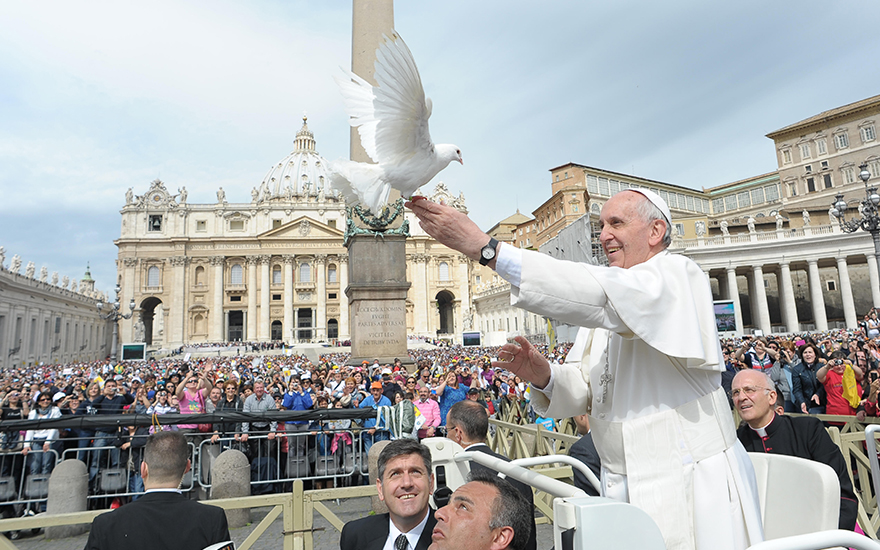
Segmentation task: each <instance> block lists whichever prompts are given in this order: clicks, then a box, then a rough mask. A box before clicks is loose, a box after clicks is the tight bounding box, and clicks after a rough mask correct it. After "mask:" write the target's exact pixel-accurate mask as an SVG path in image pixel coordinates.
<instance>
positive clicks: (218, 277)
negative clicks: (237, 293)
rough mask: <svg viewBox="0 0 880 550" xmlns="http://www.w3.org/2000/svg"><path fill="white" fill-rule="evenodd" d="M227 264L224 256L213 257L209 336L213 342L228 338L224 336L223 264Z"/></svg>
mask: <svg viewBox="0 0 880 550" xmlns="http://www.w3.org/2000/svg"><path fill="white" fill-rule="evenodd" d="M225 264H226V258H224V257H223V256H214V257H213V258H211V265H212V266H214V303H213V306H212V307H211V332H210V336H209V338H210V340H211V341H213V342H222V341H224V340H225V339H226V338H224V337H223V266H224V265H225Z"/></svg>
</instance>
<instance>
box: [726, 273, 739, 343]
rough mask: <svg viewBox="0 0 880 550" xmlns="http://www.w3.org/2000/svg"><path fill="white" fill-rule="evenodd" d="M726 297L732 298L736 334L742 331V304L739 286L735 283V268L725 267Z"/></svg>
mask: <svg viewBox="0 0 880 550" xmlns="http://www.w3.org/2000/svg"><path fill="white" fill-rule="evenodd" d="M726 271H727V299H728V300H733V316H734V319H735V320H736V332H737V334H742V333H743V317H742V311H740V310H741V309H742V306H741V305H740V303H739V287H738V286H737V284H736V268H735V267H727V269H726Z"/></svg>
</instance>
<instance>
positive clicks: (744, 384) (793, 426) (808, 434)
mask: <svg viewBox="0 0 880 550" xmlns="http://www.w3.org/2000/svg"><path fill="white" fill-rule="evenodd" d="M730 395H731V397H733V406H734V407H736V410H737V412H739V415H740V417H741V418H742V419H743V420H745V422H746V425H744V426H741V427H740V428H739V430H737V432H736V435H737V437H739V440H740V441H741V442H742V444H743V446H744V447H745V448H746V450H748V451H751V452H756V453H772V454H780V455H789V456H797V457H800V458H806V459H809V460H815V461H816V462H821V463H823V464H827V465H829V466H831V467H832V468H834V471H835V472H837V477H838V479H839V480H840V519H839V528H840V529H849V530H850V531H852V530H853V529H854V528H855V525H856V515H857V514H858V511H859V503H858V500H857V499H856V495H855V493H854V492H853V487H852V481H850V478H849V472H848V471H847V468H846V462H845V461H844V460H843V455H842V454H841V453H840V449H839V448H838V447H837V445H835V444H834V442H833V441H832V440H831V437H830V436H829V435H828V432H826V431H825V427H824V426H823V425H822V422H821V421H819V420H818V419H816V418H814V417H812V416H800V417H796V418H795V417H791V416H785V415H780V414H777V413H776V400H777V398H778V396H777V391H776V387H775V386H774V384H773V381H772V380H770V377H769V376H767V375H766V374H764V373H763V372H760V371H757V370H751V369H750V370H743V371H740V372H739V373H737V375H736V376H735V377H734V378H733V383H732V384H731V386H730Z"/></svg>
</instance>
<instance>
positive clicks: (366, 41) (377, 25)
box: [350, 0, 399, 200]
mask: <svg viewBox="0 0 880 550" xmlns="http://www.w3.org/2000/svg"><path fill="white" fill-rule="evenodd" d="M393 29H394V1H393V0H368V1H365V0H354V2H353V3H352V10H351V72H353V73H354V74H356V75H358V76H360V77H361V78H363V79H364V80H366V81H367V82H369V83H370V84H372V85H374V86H375V85H376V79H375V78H373V71H374V67H373V64H374V63H375V61H376V49H377V48H378V47H379V41H380V40H382V35H383V34H385V35H387V36H391V31H392V30H393ZM350 158H351V160H355V161H358V162H373V161H372V160H371V159H370V157H369V156H368V155H367V153H366V151H364V148H363V146H362V145H361V140H360V136H359V135H358V129H357V128H355V127H353V126H352V128H351V148H350ZM397 196H399V194H398V195H397ZM391 198H392V200H393V199H394V198H395V196H394V192H393V193H392V197H391Z"/></svg>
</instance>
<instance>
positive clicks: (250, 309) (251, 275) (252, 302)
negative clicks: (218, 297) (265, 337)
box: [242, 256, 257, 341]
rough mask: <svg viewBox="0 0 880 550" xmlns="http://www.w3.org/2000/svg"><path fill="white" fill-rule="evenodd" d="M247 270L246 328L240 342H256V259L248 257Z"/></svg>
mask: <svg viewBox="0 0 880 550" xmlns="http://www.w3.org/2000/svg"><path fill="white" fill-rule="evenodd" d="M246 260H247V269H248V281H247V325H246V326H247V328H246V329H245V337H244V338H242V340H245V341H256V340H257V257H256V256H248V257H247V258H246Z"/></svg>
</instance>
